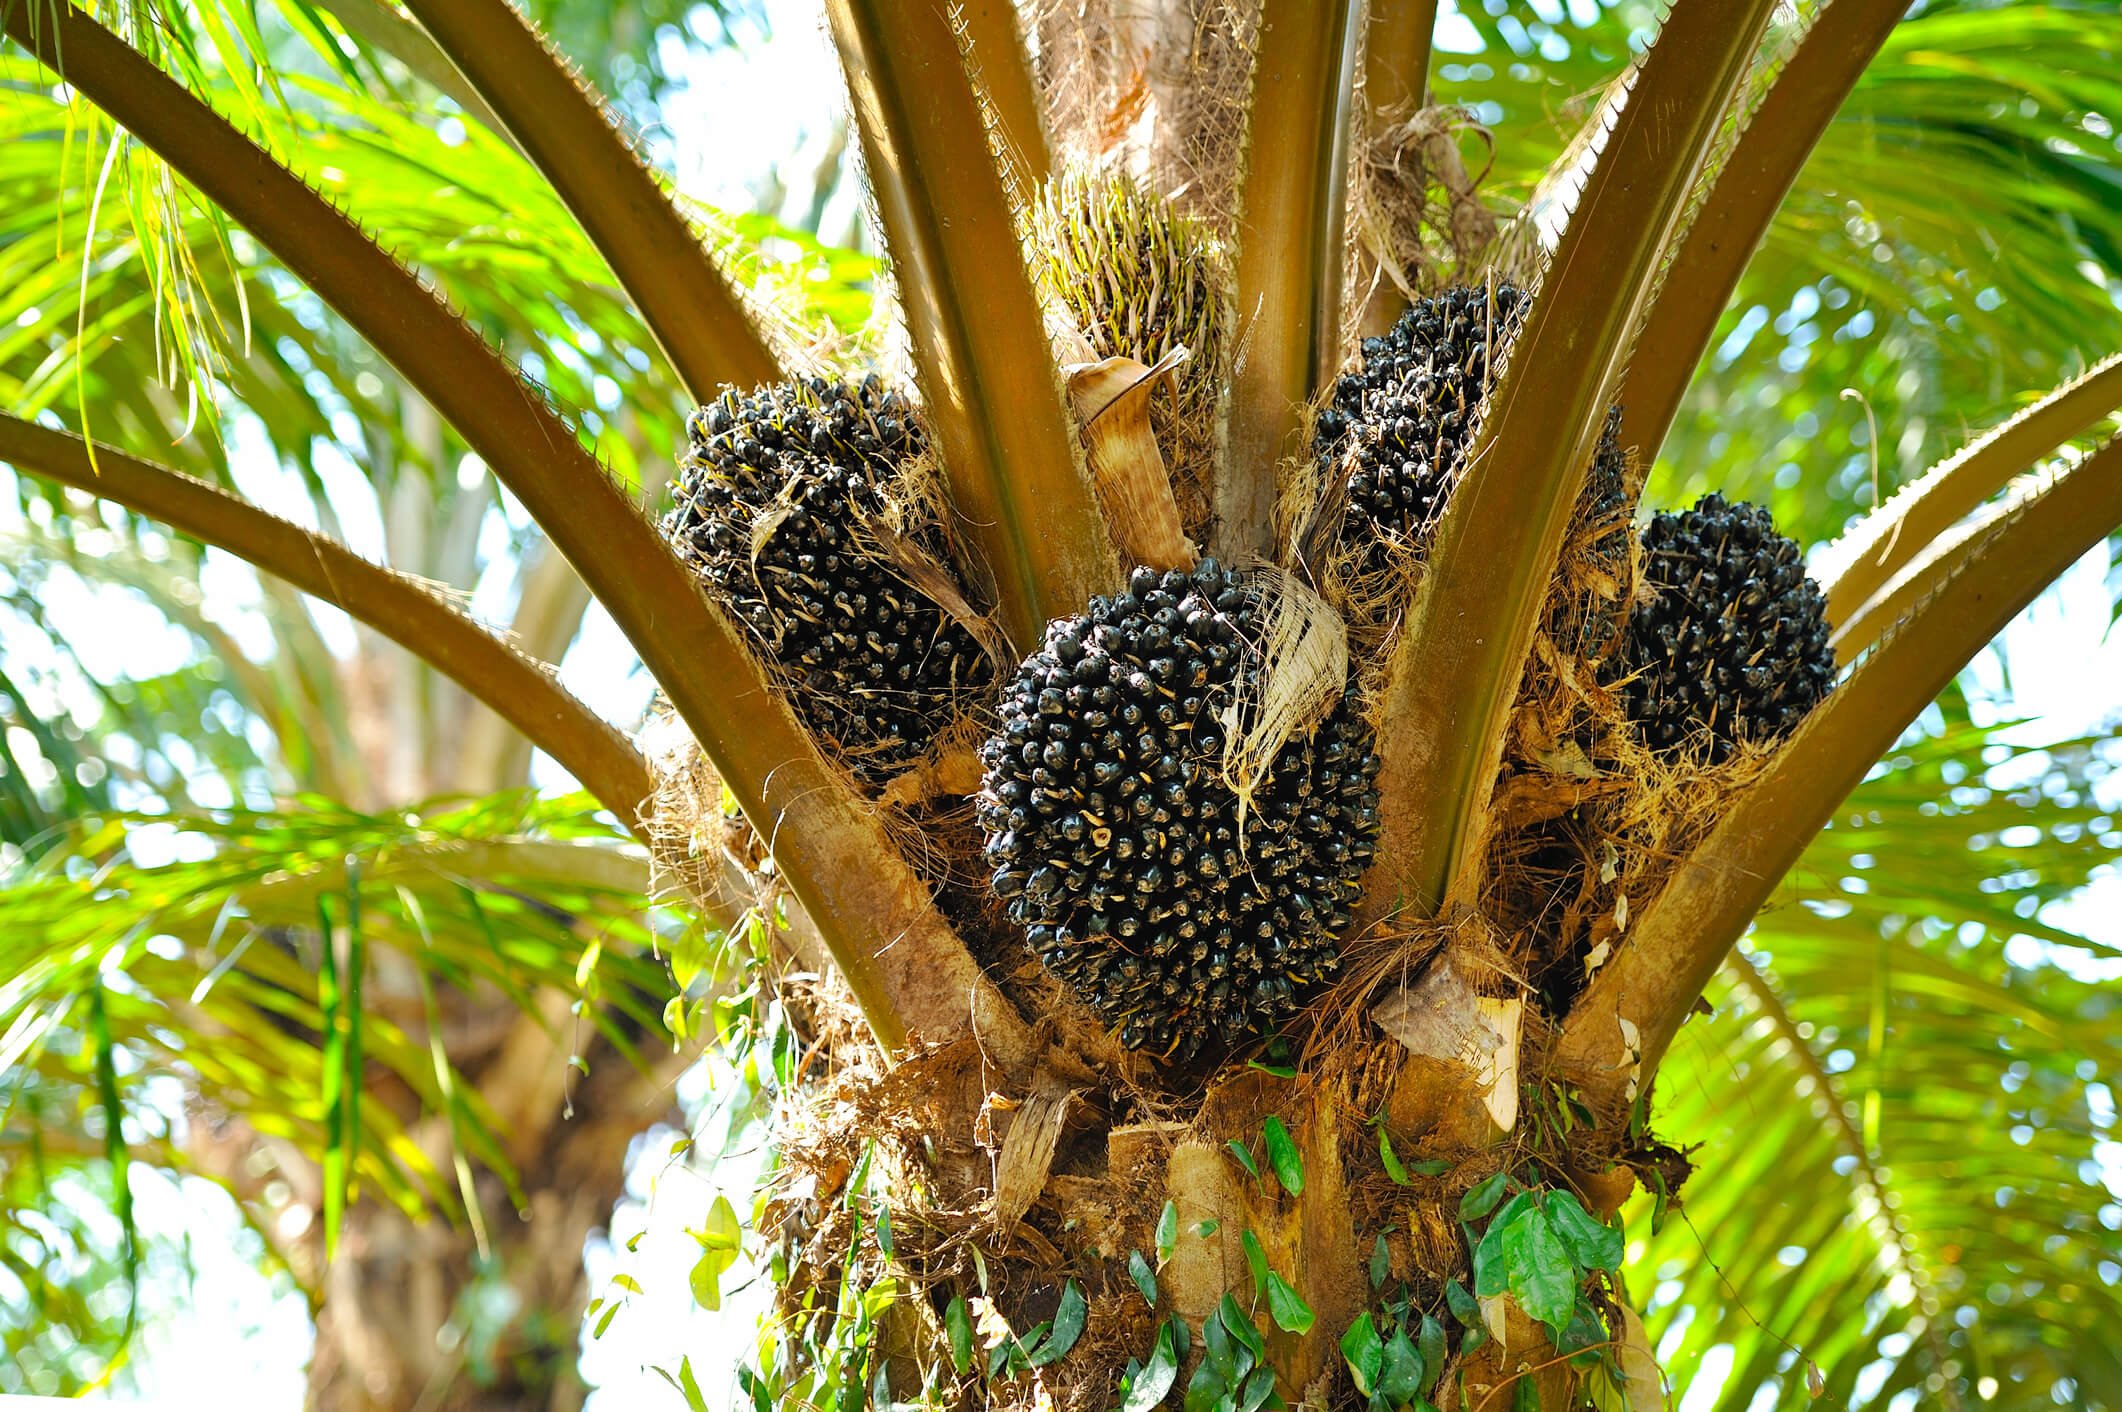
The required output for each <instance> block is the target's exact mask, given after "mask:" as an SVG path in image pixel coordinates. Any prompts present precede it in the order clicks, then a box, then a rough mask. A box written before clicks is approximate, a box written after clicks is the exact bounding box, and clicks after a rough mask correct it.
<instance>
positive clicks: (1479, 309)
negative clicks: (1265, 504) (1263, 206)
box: [1312, 284, 1627, 572]
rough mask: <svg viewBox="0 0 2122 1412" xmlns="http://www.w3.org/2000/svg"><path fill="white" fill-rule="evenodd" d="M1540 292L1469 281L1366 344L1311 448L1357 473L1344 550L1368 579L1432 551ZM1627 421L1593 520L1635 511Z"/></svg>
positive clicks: (1608, 438)
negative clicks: (1398, 560)
mask: <svg viewBox="0 0 2122 1412" xmlns="http://www.w3.org/2000/svg"><path fill="white" fill-rule="evenodd" d="M1531 303H1532V299H1531V296H1530V295H1528V294H1527V293H1526V292H1525V291H1523V290H1521V289H1519V288H1518V287H1517V286H1515V285H1510V284H1499V285H1496V286H1494V287H1493V288H1490V287H1488V286H1484V285H1460V286H1457V287H1455V288H1452V289H1447V290H1444V291H1443V292H1442V293H1440V294H1437V295H1435V296H1433V297H1431V298H1427V299H1418V300H1416V301H1415V303H1414V304H1413V305H1412V306H1411V307H1410V308H1409V309H1408V310H1407V312H1406V313H1404V314H1402V315H1401V316H1400V318H1399V321H1398V322H1397V323H1395V324H1394V325H1393V326H1392V329H1391V330H1390V331H1389V332H1387V333H1385V334H1384V335H1382V336H1381V337H1377V338H1366V339H1364V340H1363V356H1362V359H1361V361H1360V362H1359V364H1358V366H1357V367H1356V369H1355V371H1353V372H1350V373H1347V374H1344V375H1343V376H1342V377H1341V378H1340V380H1339V381H1338V382H1336V383H1335V385H1334V396H1333V401H1332V403H1331V404H1330V405H1329V406H1327V407H1326V408H1325V409H1324V410H1323V411H1321V412H1320V414H1319V420H1318V423H1317V425H1316V427H1315V429H1314V432H1313V437H1312V450H1313V454H1314V455H1316V456H1317V457H1318V459H1319V461H1320V463H1321V464H1322V465H1323V466H1325V467H1327V468H1329V469H1330V470H1335V471H1338V470H1341V469H1345V470H1346V472H1347V477H1348V479H1347V482H1346V488H1347V508H1346V510H1345V511H1344V514H1343V519H1342V525H1341V539H1342V541H1343V542H1344V543H1347V544H1352V545H1355V546H1359V550H1360V557H1359V559H1358V561H1357V565H1356V567H1357V570H1358V572H1376V571H1379V570H1383V569H1385V568H1387V567H1389V566H1390V564H1391V561H1392V556H1393V555H1394V554H1395V553H1396V552H1404V551H1406V550H1410V549H1412V550H1415V551H1418V552H1419V551H1420V550H1422V549H1425V548H1426V547H1427V545H1428V541H1429V537H1430V535H1431V534H1432V533H1433V532H1434V531H1435V529H1436V524H1437V519H1438V517H1439V516H1440V515H1442V514H1443V512H1444V505H1445V502H1446V501H1447V500H1448V499H1449V498H1450V495H1451V492H1452V488H1453V487H1454V486H1456V485H1457V484H1458V483H1459V477H1460V475H1461V473H1462V472H1463V470H1464V467H1465V460H1466V453H1467V451H1468V450H1469V449H1470V448H1471V447H1472V445H1473V440H1474V434H1475V432H1476V431H1478V430H1479V428H1480V412H1481V403H1482V399H1483V398H1485V397H1486V396H1487V395H1488V389H1489V381H1490V379H1491V378H1492V377H1493V376H1494V373H1495V370H1496V369H1497V368H1498V367H1499V366H1500V364H1501V362H1502V358H1501V356H1500V355H1501V354H1502V353H1503V352H1504V351H1506V350H1507V348H1508V346H1509V344H1510V341H1511V339H1513V338H1515V337H1516V336H1517V333H1518V330H1519V328H1520V327H1521V326H1522V325H1523V324H1524V322H1525V312H1526V310H1527V308H1528V307H1530V305H1531ZM1619 431H1620V425H1619V417H1618V415H1617V414H1609V416H1608V418H1607V427H1606V434H1605V436H1604V437H1602V438H1601V439H1600V442H1599V447H1598V451H1597V452H1596V454H1595V456H1594V459H1593V462H1592V471H1591V477H1590V480H1589V482H1588V484H1587V486H1586V489H1585V499H1586V500H1587V501H1588V502H1589V504H1588V506H1587V507H1586V510H1585V513H1587V514H1590V515H1596V516H1600V517H1604V516H1606V515H1608V514H1611V513H1612V512H1613V511H1615V510H1616V509H1618V508H1619V507H1621V506H1623V505H1625V504H1626V503H1627V491H1626V488H1625V483H1624V473H1625V469H1626V460H1625V458H1624V457H1623V456H1622V454H1621V447H1620V442H1619V439H1618V434H1619Z"/></svg>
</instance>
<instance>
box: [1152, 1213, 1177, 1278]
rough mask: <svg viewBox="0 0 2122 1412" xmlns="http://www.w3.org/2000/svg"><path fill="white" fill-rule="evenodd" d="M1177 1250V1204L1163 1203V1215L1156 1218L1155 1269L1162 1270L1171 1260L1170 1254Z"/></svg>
mask: <svg viewBox="0 0 2122 1412" xmlns="http://www.w3.org/2000/svg"><path fill="white" fill-rule="evenodd" d="M1178 1248H1179V1204H1178V1203H1177V1202H1175V1201H1167V1202H1165V1203H1164V1213H1163V1214H1162V1215H1160V1216H1158V1217H1157V1268H1158V1269H1160V1270H1161V1269H1163V1268H1164V1265H1165V1262H1166V1261H1168V1260H1170V1259H1171V1258H1172V1252H1173V1251H1174V1250H1177V1249H1178Z"/></svg>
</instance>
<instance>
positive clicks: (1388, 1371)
mask: <svg viewBox="0 0 2122 1412" xmlns="http://www.w3.org/2000/svg"><path fill="white" fill-rule="evenodd" d="M1422 1374H1423V1366H1422V1355H1421V1353H1420V1352H1418V1351H1417V1350H1416V1348H1415V1345H1414V1341H1413V1340H1412V1339H1410V1338H1408V1336H1407V1330H1405V1329H1394V1330H1393V1336H1392V1337H1391V1338H1390V1339H1388V1340H1386V1343H1385V1353H1384V1359H1383V1364H1382V1366H1381V1368H1380V1370H1379V1373H1378V1397H1379V1399H1380V1400H1381V1401H1383V1402H1384V1403H1385V1404H1386V1405H1387V1406H1390V1407H1402V1406H1406V1405H1407V1404H1409V1403H1412V1402H1413V1401H1415V1399H1416V1398H1418V1397H1420V1396H1421V1394H1422Z"/></svg>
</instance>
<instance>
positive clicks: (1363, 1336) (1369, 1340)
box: [1341, 1312, 1385, 1397]
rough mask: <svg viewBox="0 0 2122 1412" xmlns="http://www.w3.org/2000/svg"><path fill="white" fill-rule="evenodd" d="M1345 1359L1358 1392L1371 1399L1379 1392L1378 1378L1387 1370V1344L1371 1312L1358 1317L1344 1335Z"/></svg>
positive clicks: (1342, 1351) (1342, 1352)
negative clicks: (1379, 1335)
mask: <svg viewBox="0 0 2122 1412" xmlns="http://www.w3.org/2000/svg"><path fill="white" fill-rule="evenodd" d="M1341 1357H1342V1360H1343V1361H1344V1362H1346V1363H1347V1364H1348V1375H1349V1377H1350V1379H1351V1380H1352V1381H1354V1383H1355V1385H1356V1391H1357V1392H1360V1393H1362V1394H1363V1395H1364V1396H1365V1397H1369V1396H1370V1395H1371V1394H1372V1393H1373V1392H1374V1391H1376V1390H1377V1386H1378V1375H1379V1374H1380V1373H1381V1372H1383V1371H1384V1368H1385V1341H1384V1340H1383V1339H1381V1338H1379V1337H1378V1326H1377V1325H1376V1324H1375V1323H1374V1322H1372V1320H1371V1317H1370V1315H1369V1313H1367V1312H1366V1313H1362V1314H1358V1315H1357V1316H1356V1322H1354V1323H1353V1324H1350V1325H1349V1326H1348V1332H1347V1333H1345V1334H1343V1335H1341Z"/></svg>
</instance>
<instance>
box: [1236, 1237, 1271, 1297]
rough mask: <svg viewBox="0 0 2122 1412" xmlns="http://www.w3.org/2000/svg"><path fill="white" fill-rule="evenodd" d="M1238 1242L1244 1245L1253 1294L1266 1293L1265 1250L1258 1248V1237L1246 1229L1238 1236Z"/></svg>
mask: <svg viewBox="0 0 2122 1412" xmlns="http://www.w3.org/2000/svg"><path fill="white" fill-rule="evenodd" d="M1238 1243H1239V1244H1240V1245H1242V1246H1244V1247H1245V1264H1246V1267H1247V1268H1248V1269H1250V1270H1251V1271H1252V1272H1253V1293H1254V1294H1255V1295H1260V1294H1264V1293H1266V1291H1267V1252H1266V1251H1265V1250H1262V1249H1261V1248H1260V1237H1258V1236H1256V1235H1254V1234H1253V1233H1252V1232H1251V1231H1246V1232H1245V1233H1244V1234H1243V1235H1241V1236H1239V1237H1238Z"/></svg>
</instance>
